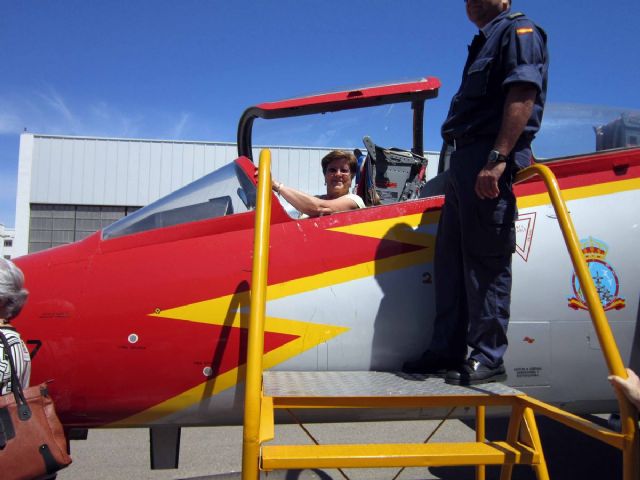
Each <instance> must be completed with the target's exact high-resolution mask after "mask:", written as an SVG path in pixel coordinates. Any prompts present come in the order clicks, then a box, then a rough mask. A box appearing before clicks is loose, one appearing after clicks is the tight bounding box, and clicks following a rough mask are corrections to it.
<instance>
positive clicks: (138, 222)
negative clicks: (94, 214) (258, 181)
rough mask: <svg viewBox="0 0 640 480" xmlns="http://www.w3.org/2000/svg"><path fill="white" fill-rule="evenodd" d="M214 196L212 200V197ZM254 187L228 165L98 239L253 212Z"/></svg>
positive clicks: (124, 220)
mask: <svg viewBox="0 0 640 480" xmlns="http://www.w3.org/2000/svg"><path fill="white" fill-rule="evenodd" d="M213 195H215V196H213ZM255 204H256V187H255V184H254V183H253V182H252V181H251V180H250V179H249V177H248V176H247V174H246V173H245V171H244V170H242V168H241V167H240V165H239V164H238V161H237V160H236V161H235V162H232V163H229V164H227V165H225V166H223V167H221V168H219V169H218V170H215V171H214V172H211V173H210V174H208V175H205V176H204V177H202V178H200V179H198V180H196V181H195V182H193V183H190V184H189V185H186V186H185V187H183V188H181V189H179V190H176V191H175V192H173V193H171V194H170V195H168V196H166V197H163V198H161V199H159V200H157V201H155V202H153V203H151V204H149V205H147V206H146V207H144V208H141V209H140V210H137V211H136V212H134V213H132V214H131V215H129V216H126V217H123V218H121V219H120V220H118V221H117V222H115V223H114V224H112V225H110V226H108V227H107V228H105V229H104V231H103V233H102V238H103V239H105V240H107V239H110V238H116V237H121V236H123V235H130V234H133V233H140V232H145V231H147V230H152V229H155V228H162V227H169V226H172V225H178V224H181V223H187V222H194V221H197V220H205V219H211V218H216V217H222V216H224V215H230V214H232V213H242V212H248V211H250V210H253V209H254V208H255Z"/></svg>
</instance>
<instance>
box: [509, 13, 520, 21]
mask: <svg viewBox="0 0 640 480" xmlns="http://www.w3.org/2000/svg"><path fill="white" fill-rule="evenodd" d="M518 17H524V13H522V12H516V13H512V14H511V15H509V16H508V17H507V18H508V19H509V20H515V19H516V18H518Z"/></svg>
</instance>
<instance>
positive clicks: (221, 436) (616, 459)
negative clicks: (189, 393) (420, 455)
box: [58, 418, 622, 480]
mask: <svg viewBox="0 0 640 480" xmlns="http://www.w3.org/2000/svg"><path fill="white" fill-rule="evenodd" d="M438 423H439V422H438V421H435V420H423V421H395V422H367V423H343V424H329V423H327V424H311V425H307V427H308V429H309V430H310V431H311V433H312V434H313V435H314V437H316V438H317V439H318V441H319V442H320V443H350V442H351V443H355V442H364V443H382V442H387V443H402V442H422V441H424V440H425V439H426V438H427V437H428V436H429V435H430V434H431V433H432V432H433V430H434V428H436V426H437V425H438ZM506 425H507V421H506V419H502V418H489V419H487V437H488V438H489V439H491V440H500V439H502V440H504V438H505V435H506ZM538 426H539V428H540V435H541V437H542V442H543V448H544V451H545V456H546V458H547V463H548V465H549V473H550V477H551V479H552V480H556V479H560V480H572V479H581V480H591V479H594V480H596V479H597V480H600V479H602V480H605V479H606V480H615V479H621V478H622V461H621V455H620V453H619V452H618V451H617V450H615V449H614V448H612V447H609V446H607V445H604V444H601V443H600V442H597V441H595V440H592V439H590V438H589V437H586V436H584V435H581V434H579V433H577V432H574V431H572V430H569V429H567V428H566V427H564V426H562V425H559V424H557V423H555V422H553V421H551V420H547V419H545V418H542V419H540V418H539V419H538ZM276 439H278V441H279V442H280V443H293V442H299V443H311V441H310V440H309V439H308V437H307V436H306V434H305V433H304V432H303V431H302V430H301V429H300V427H299V426H297V425H284V426H280V425H278V426H277V427H276ZM430 441H431V442H452V441H475V433H474V431H473V428H472V423H470V422H465V421H460V420H449V421H447V422H445V423H444V425H443V426H442V428H440V429H439V430H438V431H437V432H436V433H435V435H433V438H432V439H431V440H430ZM71 454H72V457H73V464H72V465H71V466H70V467H69V468H67V469H66V470H64V471H62V472H60V473H59V474H58V480H107V479H108V480H111V479H141V480H169V479H171V480H232V479H239V478H240V474H239V471H240V466H241V456H242V427H199V428H194V427H191V428H183V429H182V436H181V450H180V467H179V468H178V469H174V470H151V469H150V468H149V457H150V454H149V433H148V431H147V430H146V429H109V430H106V429H105V430H99V429H96V430H90V431H89V437H88V439H87V440H73V441H72V442H71ZM397 472H398V469H349V470H345V471H344V473H345V474H346V475H347V477H348V478H349V479H350V480H378V479H381V480H382V479H392V478H394V476H395V475H396V473H397ZM263 478H266V479H273V480H280V479H282V480H344V478H345V477H343V476H342V474H341V473H340V472H338V471H337V470H318V471H309V470H306V471H302V472H301V471H288V472H271V473H269V474H268V475H265V474H263ZM474 478H475V473H474V468H473V467H463V468H459V467H458V468H451V467H438V468H431V469H425V468H411V469H406V470H404V471H403V472H402V473H401V474H400V475H399V476H398V480H427V479H441V480H454V479H455V480H472V479H474ZM497 478H499V471H498V468H496V467H488V468H487V480H492V479H497ZM512 478H513V480H529V479H534V478H535V475H534V474H533V472H532V471H531V469H530V468H528V467H516V468H515V469H514V475H513V477H512Z"/></svg>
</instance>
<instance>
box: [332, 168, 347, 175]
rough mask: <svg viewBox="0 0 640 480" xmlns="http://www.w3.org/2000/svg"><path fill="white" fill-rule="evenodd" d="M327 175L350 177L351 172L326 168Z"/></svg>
mask: <svg viewBox="0 0 640 480" xmlns="http://www.w3.org/2000/svg"><path fill="white" fill-rule="evenodd" d="M327 175H351V170H349V169H348V168H347V169H338V168H327Z"/></svg>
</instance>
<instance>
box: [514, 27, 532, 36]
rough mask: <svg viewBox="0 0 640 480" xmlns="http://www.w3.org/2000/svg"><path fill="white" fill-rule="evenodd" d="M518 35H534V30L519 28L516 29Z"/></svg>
mask: <svg viewBox="0 0 640 480" xmlns="http://www.w3.org/2000/svg"><path fill="white" fill-rule="evenodd" d="M516 33H517V34H518V35H526V34H527V33H533V28H531V27H522V28H518V29H516Z"/></svg>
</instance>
